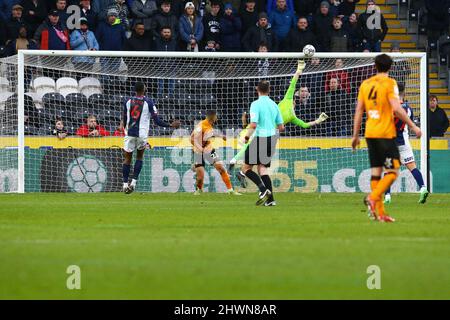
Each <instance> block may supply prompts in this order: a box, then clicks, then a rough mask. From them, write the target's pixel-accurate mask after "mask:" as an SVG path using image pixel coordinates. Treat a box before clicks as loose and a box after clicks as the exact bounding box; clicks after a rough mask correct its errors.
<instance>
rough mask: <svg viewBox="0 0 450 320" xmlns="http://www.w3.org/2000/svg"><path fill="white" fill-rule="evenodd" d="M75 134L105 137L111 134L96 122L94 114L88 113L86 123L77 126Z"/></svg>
mask: <svg viewBox="0 0 450 320" xmlns="http://www.w3.org/2000/svg"><path fill="white" fill-rule="evenodd" d="M76 135H77V136H80V137H105V136H110V135H111V134H110V133H109V131H108V130H106V129H105V128H104V127H102V126H101V125H99V124H98V123H97V118H96V117H95V116H94V115H90V116H89V117H88V118H87V120H86V124H83V125H82V126H81V127H79V128H78V130H77V132H76Z"/></svg>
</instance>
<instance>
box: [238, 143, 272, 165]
mask: <svg viewBox="0 0 450 320" xmlns="http://www.w3.org/2000/svg"><path fill="white" fill-rule="evenodd" d="M276 145H277V136H270V137H254V138H253V140H252V142H250V144H249V145H248V147H247V149H246V150H245V164H248V165H252V166H253V165H259V164H262V165H264V166H266V167H270V162H271V160H272V157H273V155H274V154H275V148H276Z"/></svg>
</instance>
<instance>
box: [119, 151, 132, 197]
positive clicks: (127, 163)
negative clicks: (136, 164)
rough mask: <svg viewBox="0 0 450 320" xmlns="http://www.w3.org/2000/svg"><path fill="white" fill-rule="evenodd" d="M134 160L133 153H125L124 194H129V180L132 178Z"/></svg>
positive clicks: (123, 168)
mask: <svg viewBox="0 0 450 320" xmlns="http://www.w3.org/2000/svg"><path fill="white" fill-rule="evenodd" d="M132 158H133V153H132V152H126V151H124V152H123V165H122V177H123V187H122V190H123V192H125V193H127V190H128V178H129V177H130V169H131V159H132Z"/></svg>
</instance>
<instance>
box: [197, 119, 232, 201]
mask: <svg viewBox="0 0 450 320" xmlns="http://www.w3.org/2000/svg"><path fill="white" fill-rule="evenodd" d="M216 121H217V114H216V112H215V111H212V110H211V111H208V112H207V113H206V119H205V120H202V121H200V123H199V124H197V126H196V127H195V128H194V131H192V134H191V144H192V151H193V153H194V171H195V173H196V184H195V192H194V194H195V195H199V194H200V193H202V192H203V180H204V177H205V160H206V162H208V163H209V164H211V165H213V166H214V168H216V170H217V171H218V172H219V173H220V176H221V177H222V180H223V182H224V183H225V185H226V186H227V193H229V194H234V195H240V193H238V192H236V191H234V190H233V186H232V185H231V181H230V177H229V176H228V172H227V170H226V169H225V167H224V165H223V162H222V160H221V159H220V158H219V157H218V155H217V153H216V150H215V149H214V147H213V145H212V143H211V139H212V138H213V137H214V129H213V126H214V123H216ZM220 137H221V138H222V139H223V140H226V137H225V136H223V135H220Z"/></svg>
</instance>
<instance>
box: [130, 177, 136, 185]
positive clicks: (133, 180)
mask: <svg viewBox="0 0 450 320" xmlns="http://www.w3.org/2000/svg"><path fill="white" fill-rule="evenodd" d="M136 183H137V180H136V179H131V183H130V185H132V186H133V187H136Z"/></svg>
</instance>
